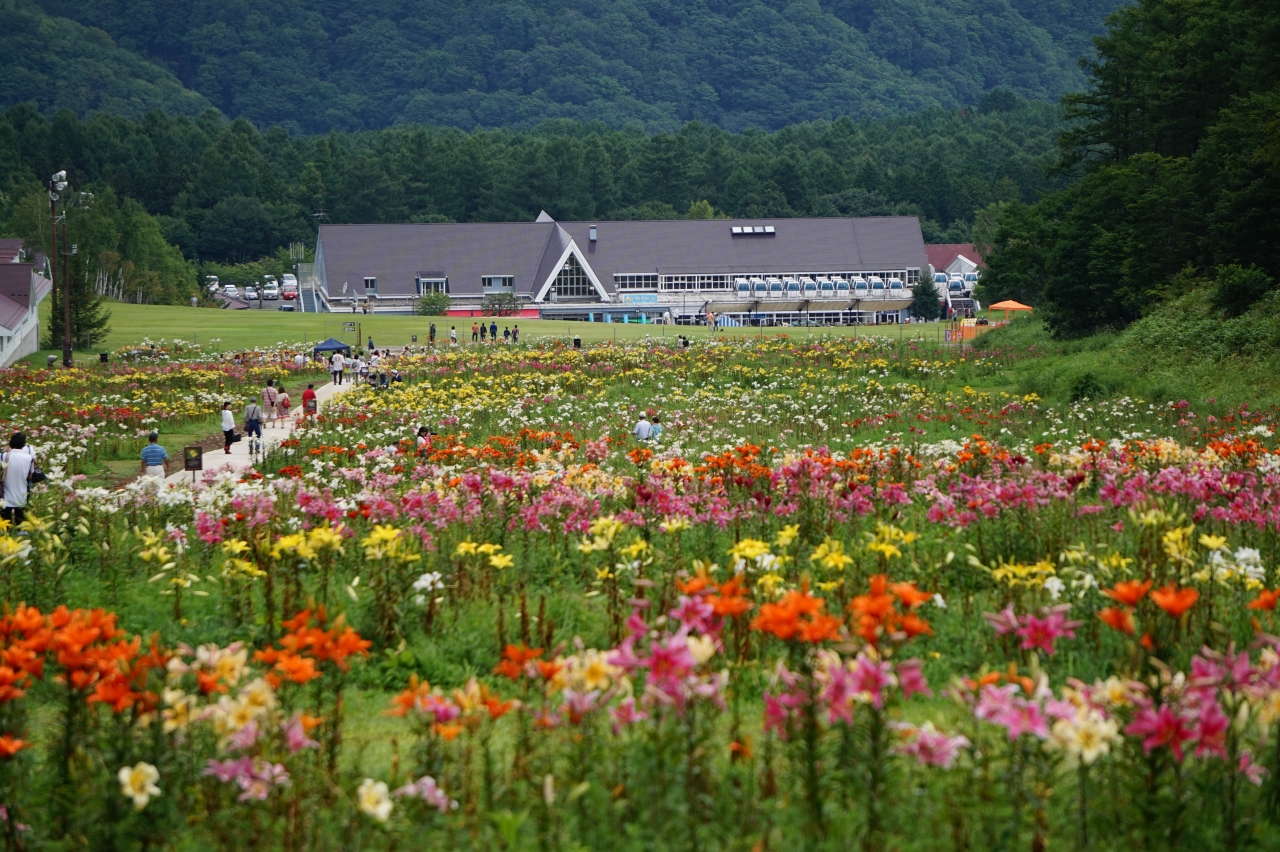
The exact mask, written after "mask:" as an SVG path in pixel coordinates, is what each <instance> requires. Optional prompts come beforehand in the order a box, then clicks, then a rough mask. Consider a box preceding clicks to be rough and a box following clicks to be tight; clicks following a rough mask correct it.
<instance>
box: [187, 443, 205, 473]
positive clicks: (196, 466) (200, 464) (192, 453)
mask: <svg viewBox="0 0 1280 852" xmlns="http://www.w3.org/2000/svg"><path fill="white" fill-rule="evenodd" d="M182 469H183V470H204V448H203V447H201V446H200V445H199V444H188V445H187V446H185V447H183V448H182Z"/></svg>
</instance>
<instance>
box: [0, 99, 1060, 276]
mask: <svg viewBox="0 0 1280 852" xmlns="http://www.w3.org/2000/svg"><path fill="white" fill-rule="evenodd" d="M1059 128H1060V110H1059V108H1058V107H1057V106H1055V105H1051V104H1044V103H1029V102H1022V101H1020V100H1018V99H1017V98H1016V97H1015V96H1013V95H1011V94H1009V93H1007V92H1000V91H997V92H995V93H991V94H989V95H988V96H987V97H986V98H985V99H984V100H983V102H982V103H981V104H980V106H979V107H978V108H977V109H973V110H967V111H953V112H944V111H942V110H932V111H928V112H924V113H920V114H918V115H914V116H910V117H902V118H891V119H882V120H870V119H868V120H864V121H861V122H854V121H851V120H849V119H847V118H842V119H839V120H837V121H835V122H829V123H828V122H815V123H809V124H802V125H797V126H795V127H790V128H787V129H785V130H781V131H778V132H776V133H763V132H759V131H749V132H745V133H730V132H727V131H724V130H721V129H719V128H716V127H713V126H708V125H703V124H700V123H690V124H688V125H686V126H684V127H683V128H681V130H679V131H678V132H676V133H670V134H663V133H660V134H652V135H650V134H645V133H641V132H639V131H635V130H611V129H609V128H607V127H606V126H604V125H603V124H594V125H583V124H579V123H574V122H567V121H559V122H550V123H546V124H543V125H540V126H539V127H538V128H535V129H533V130H528V131H508V130H500V131H473V132H471V133H463V132H461V131H458V130H453V129H447V128H425V127H415V128H389V129H386V130H380V131H369V132H363V133H354V134H339V133H335V134H329V135H327V136H322V137H297V136H290V135H289V134H288V133H286V132H284V130H282V129H281V128H279V127H276V128H272V129H271V130H269V131H267V132H266V133H260V132H259V131H258V130H257V129H256V128H254V126H253V125H252V124H250V123H249V122H247V121H245V120H243V119H237V120H236V121H234V122H230V123H228V122H227V121H226V120H225V119H223V118H221V117H220V116H219V115H218V114H217V113H214V112H212V111H210V112H207V113H205V114H203V115H201V116H199V117H197V118H195V119H191V118H186V117H182V116H170V115H165V114H162V113H152V114H149V115H147V116H146V117H145V118H144V119H143V120H141V121H133V120H130V119H125V118H118V117H109V116H105V115H98V116H95V117H94V118H92V119H90V120H88V121H81V120H80V119H78V118H76V117H75V116H74V115H73V114H71V113H70V112H65V111H64V112H62V113H59V114H58V115H57V116H56V117H55V118H54V119H53V120H52V121H48V120H46V119H45V118H43V117H42V116H41V115H40V113H39V112H38V111H37V110H36V109H35V108H34V107H33V106H30V105H23V106H18V107H14V108H11V109H9V110H8V111H7V112H5V113H3V114H0V193H3V195H0V221H4V220H6V219H8V220H10V222H11V228H10V229H11V230H14V231H17V232H19V233H21V232H22V227H21V225H20V223H18V222H16V221H14V218H13V217H14V212H13V211H15V210H18V209H19V208H22V207H23V204H24V199H26V201H25V203H26V204H27V205H32V204H36V205H38V204H40V203H42V202H41V201H40V199H41V189H40V185H39V180H40V179H41V178H42V177H43V176H47V175H48V174H51V173H52V172H54V171H56V170H58V169H62V168H65V169H67V171H68V173H69V175H70V180H71V184H72V187H73V188H75V189H85V190H90V191H92V192H95V193H98V194H102V193H103V192H105V191H108V190H109V191H110V192H111V196H110V197H111V198H112V199H121V200H123V201H124V202H127V204H132V205H135V206H137V207H139V208H140V209H141V210H143V211H145V212H146V213H147V214H148V215H149V216H151V217H153V219H154V223H155V225H156V228H157V230H158V232H160V233H163V235H164V236H165V237H166V238H167V240H168V241H169V242H170V243H172V244H174V245H176V246H179V247H180V248H181V250H182V252H183V254H184V255H185V256H186V257H187V258H188V259H190V260H203V261H217V262H241V261H246V260H252V259H256V258H259V257H262V256H264V255H268V254H271V253H272V252H274V251H275V250H276V249H277V248H279V247H280V246H283V245H286V244H288V243H289V242H292V241H304V242H311V241H312V239H313V236H314V233H315V228H316V224H317V221H318V217H319V216H320V214H323V216H324V221H329V222H400V221H468V222H469V221H521V220H524V221H528V220H531V219H533V218H534V217H536V216H537V214H538V211H539V210H546V211H547V212H548V213H550V214H551V215H552V216H555V217H557V218H560V219H639V218H677V217H681V216H685V215H687V214H688V213H689V211H690V208H691V205H693V204H694V203H695V202H703V201H705V202H709V204H710V206H711V208H712V209H713V210H714V211H715V212H716V213H719V214H722V215H732V216H804V215H810V216H836V215H846V216H847V215H877V214H889V213H910V214H917V215H920V216H921V217H922V219H923V220H924V226H925V229H926V232H927V236H928V237H929V238H931V239H935V240H961V239H967V237H968V235H969V233H970V230H971V223H972V221H973V218H974V214H975V211H978V210H980V209H983V208H986V207H988V206H989V205H992V204H994V203H997V202H1012V201H1023V202H1032V201H1034V200H1035V199H1036V198H1038V197H1039V196H1040V195H1041V194H1042V193H1043V192H1044V191H1046V190H1049V189H1053V188H1055V187H1057V186H1061V185H1064V184H1063V182H1062V180H1061V179H1058V182H1057V183H1055V182H1054V180H1053V179H1050V178H1049V177H1047V169H1048V167H1049V166H1050V165H1051V164H1052V162H1053V159H1054V157H1055V156H1056V148H1055V140H1056V138H1057V133H1058V131H1059ZM32 199H34V200H32ZM122 209H123V208H122ZM698 209H705V208H698ZM28 220H29V217H28ZM28 220H24V221H28ZM126 259H128V258H126Z"/></svg>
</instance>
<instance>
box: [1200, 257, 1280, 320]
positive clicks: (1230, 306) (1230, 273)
mask: <svg viewBox="0 0 1280 852" xmlns="http://www.w3.org/2000/svg"><path fill="white" fill-rule="evenodd" d="M1274 287H1275V282H1274V281H1272V280H1271V278H1270V277H1269V276H1268V275H1267V274H1266V273H1265V272H1263V271H1262V270H1261V269H1259V268H1258V267H1256V266H1250V267H1249V268H1247V269H1246V268H1244V267H1242V266H1238V265H1236V264H1234V263H1233V264H1231V265H1230V266H1222V267H1219V268H1218V275H1217V280H1216V286H1215V288H1214V291H1213V306H1214V307H1215V308H1217V309H1218V310H1220V311H1222V312H1223V313H1225V314H1226V315H1227V316H1229V317H1238V316H1240V315H1241V314H1242V313H1244V312H1245V311H1247V310H1248V309H1249V308H1250V307H1251V306H1252V305H1253V303H1254V302H1256V301H1258V300H1259V299H1261V298H1262V297H1263V296H1265V295H1267V293H1269V292H1271V290H1272V289H1273V288H1274Z"/></svg>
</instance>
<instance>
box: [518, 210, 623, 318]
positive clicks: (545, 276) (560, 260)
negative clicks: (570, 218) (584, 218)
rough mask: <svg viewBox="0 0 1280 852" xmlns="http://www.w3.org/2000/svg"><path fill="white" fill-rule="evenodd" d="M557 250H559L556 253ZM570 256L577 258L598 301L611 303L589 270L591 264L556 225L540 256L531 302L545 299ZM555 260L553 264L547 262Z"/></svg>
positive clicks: (593, 271) (571, 239) (562, 229)
mask: <svg viewBox="0 0 1280 852" xmlns="http://www.w3.org/2000/svg"><path fill="white" fill-rule="evenodd" d="M557 249H560V250H559V251H557ZM570 254H572V255H573V256H574V257H575V258H577V261H578V264H579V265H581V266H582V271H583V272H585V273H586V274H587V278H588V279H590V281H591V286H593V287H595V288H596V293H598V294H599V295H600V301H602V302H608V301H612V300H611V299H610V298H609V292H608V291H607V290H605V289H604V285H603V284H601V283H600V278H599V276H597V275H596V271H595V270H594V269H592V268H591V264H589V263H587V258H586V256H585V255H584V254H583V253H582V250H581V249H579V248H578V244H577V243H576V242H574V240H573V237H571V236H569V233H568V231H566V230H565V229H564V228H562V227H560V226H559V225H556V229H555V232H554V233H553V234H552V235H551V239H550V240H548V241H547V248H546V251H545V252H544V253H543V255H542V263H540V264H539V265H538V275H537V278H536V279H535V280H537V281H541V282H542V284H541V286H539V287H538V290H537V293H536V295H535V296H534V297H533V301H535V302H542V301H543V300H545V299H546V298H547V293H548V292H549V291H550V290H551V285H552V284H553V283H555V280H556V276H557V275H559V274H560V270H561V269H563V268H564V262H565V261H566V260H568V259H569V255H570ZM553 258H554V259H555V262H554V263H549V262H548V261H550V260H552V259H553Z"/></svg>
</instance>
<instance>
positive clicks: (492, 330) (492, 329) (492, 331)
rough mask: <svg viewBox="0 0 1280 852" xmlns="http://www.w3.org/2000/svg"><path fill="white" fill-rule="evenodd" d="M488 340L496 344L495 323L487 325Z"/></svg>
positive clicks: (496, 325)
mask: <svg viewBox="0 0 1280 852" xmlns="http://www.w3.org/2000/svg"><path fill="white" fill-rule="evenodd" d="M489 339H490V340H492V341H493V342H494V343H497V342H498V324H497V323H496V322H491V323H489Z"/></svg>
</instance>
